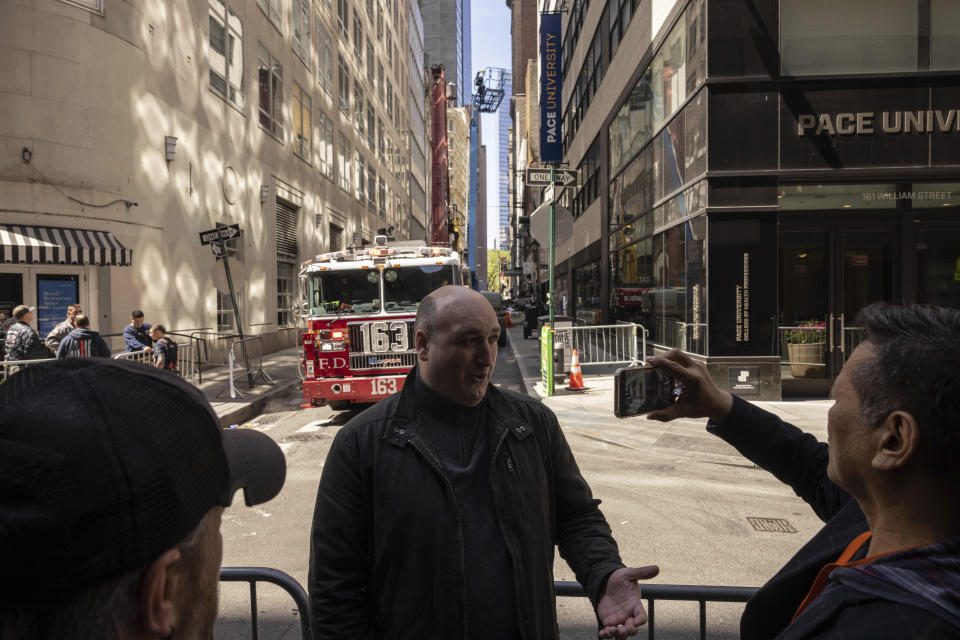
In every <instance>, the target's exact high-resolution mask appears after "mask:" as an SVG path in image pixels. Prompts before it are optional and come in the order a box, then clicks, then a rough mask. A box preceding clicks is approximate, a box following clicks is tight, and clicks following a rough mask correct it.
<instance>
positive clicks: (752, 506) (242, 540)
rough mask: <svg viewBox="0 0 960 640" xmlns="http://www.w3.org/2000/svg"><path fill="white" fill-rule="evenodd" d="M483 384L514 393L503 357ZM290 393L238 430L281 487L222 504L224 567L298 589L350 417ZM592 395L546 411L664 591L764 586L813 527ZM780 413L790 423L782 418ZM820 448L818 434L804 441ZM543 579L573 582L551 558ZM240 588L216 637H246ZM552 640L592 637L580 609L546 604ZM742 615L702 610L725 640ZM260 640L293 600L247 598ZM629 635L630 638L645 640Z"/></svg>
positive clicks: (684, 610) (733, 466)
mask: <svg viewBox="0 0 960 640" xmlns="http://www.w3.org/2000/svg"><path fill="white" fill-rule="evenodd" d="M494 383H495V384H499V385H502V386H505V387H507V388H510V389H513V390H517V391H523V386H522V378H521V376H520V372H519V370H518V368H517V366H516V360H515V358H514V355H513V353H512V351H511V350H510V348H509V346H508V347H506V348H504V349H503V350H501V351H500V354H499V356H498V359H497V366H496V369H495V376H494ZM300 401H301V399H300V397H299V392H298V391H297V390H296V389H295V388H294V389H293V390H291V391H290V392H288V393H286V394H284V395H281V396H277V397H275V398H274V399H273V400H271V402H270V403H269V404H268V405H267V406H266V407H265V409H264V411H263V413H262V414H261V415H260V416H259V417H257V418H256V419H254V420H252V421H250V422H249V423H247V424H246V425H242V428H255V429H258V430H261V431H263V432H265V433H267V434H269V435H270V436H272V437H273V438H274V439H275V440H276V441H277V442H278V443H279V444H280V446H281V447H282V448H283V450H284V452H285V454H286V456H287V481H286V485H285V487H284V489H283V491H282V492H281V493H280V495H279V496H278V497H277V498H276V499H275V500H273V501H271V502H269V503H267V504H265V505H260V506H258V507H254V508H248V507H246V506H244V505H243V503H242V499H235V501H234V506H232V507H230V508H229V509H228V510H227V511H226V512H225V514H224V519H223V526H222V532H223V538H224V557H223V564H224V566H263V567H272V568H276V569H280V570H281V571H284V572H286V573H288V574H290V575H291V576H292V577H293V578H294V579H296V580H297V581H298V582H299V583H300V584H301V585H306V580H307V565H308V540H309V534H310V521H311V516H312V512H313V504H314V500H315V497H316V489H317V484H318V482H319V480H320V473H321V471H322V469H323V462H324V457H325V456H326V453H327V450H328V447H329V446H330V444H331V442H332V440H333V437H334V435H335V434H336V432H337V431H338V429H339V427H341V426H342V425H343V424H345V423H346V422H347V420H349V419H350V418H351V417H353V416H354V415H356V413H357V411H348V412H334V411H331V410H330V409H329V408H327V407H321V408H301V407H300V406H299V405H300ZM605 403H606V401H605V400H603V399H602V396H597V397H594V398H593V399H591V398H590V397H589V396H568V397H564V398H559V399H558V398H554V399H551V401H550V406H551V407H552V408H553V410H554V411H555V412H556V413H557V415H558V418H559V419H560V423H561V425H562V426H563V428H564V432H565V433H566V435H567V438H568V441H569V442H570V446H571V448H572V449H573V451H574V454H575V456H576V457H577V460H578V463H579V465H580V467H581V470H582V472H583V474H584V476H585V477H586V478H587V480H588V481H589V482H590V484H591V487H592V488H593V491H594V494H595V495H596V496H597V497H599V498H601V500H602V501H603V504H602V505H601V509H603V511H604V513H605V515H606V516H607V520H608V521H609V522H610V525H611V527H612V529H613V532H614V536H615V537H616V539H617V542H618V544H619V545H620V549H621V553H622V555H623V558H624V561H625V562H626V563H627V564H629V565H633V566H640V565H645V564H660V566H661V574H660V576H659V577H658V578H657V579H656V582H658V583H664V584H701V585H739V586H756V585H759V584H762V583H763V581H764V580H765V579H766V578H767V577H769V576H770V575H772V574H773V573H774V572H775V571H776V570H777V569H778V568H779V567H780V566H781V565H782V564H783V563H784V562H785V561H786V560H787V559H788V558H789V557H790V556H791V555H792V554H793V553H794V552H795V551H796V550H797V549H798V548H799V547H800V546H801V545H802V544H803V542H805V541H806V540H808V539H809V538H810V537H811V536H812V535H813V534H814V533H815V532H816V530H817V529H818V528H819V521H818V520H817V519H816V517H815V516H813V514H812V512H811V511H810V510H809V508H807V507H806V506H805V505H804V504H803V503H802V502H801V501H800V500H799V499H798V498H796V497H795V496H794V495H793V493H792V492H791V491H790V490H789V489H788V488H786V487H784V486H783V485H781V484H780V483H779V482H777V481H776V480H775V479H773V478H772V477H771V476H769V475H768V474H766V473H765V472H763V471H760V470H758V469H756V468H755V467H753V465H752V464H750V463H749V462H748V461H746V460H744V459H743V458H741V457H740V456H739V455H738V454H737V453H736V451H734V450H733V449H731V448H730V447H729V446H727V445H725V444H724V443H722V442H720V441H719V440H717V439H716V438H714V437H713V436H710V435H708V434H706V433H705V432H704V430H703V421H683V420H679V421H676V422H673V423H670V424H668V425H663V424H661V423H653V422H648V421H616V420H615V419H613V418H612V415H611V416H610V417H609V419H606V418H604V419H599V420H598V418H597V416H598V415H599V414H600V413H601V412H602V411H603V409H604V407H605ZM788 409H790V410H793V409H792V408H790V407H788ZM817 435H820V434H817ZM751 516H755V517H776V518H785V519H788V520H789V523H790V525H792V528H793V529H795V530H796V531H795V532H794V533H782V532H757V531H755V530H754V529H752V528H751V526H750V525H749V524H748V521H747V520H746V518H747V517H751ZM555 573H556V576H555V577H556V578H557V579H558V580H573V576H572V573H571V572H570V570H569V568H568V567H567V566H566V564H565V563H564V562H563V560H562V559H560V558H559V556H558V558H557V562H556V570H555ZM249 607H250V597H249V588H248V586H247V585H244V584H223V585H222V587H221V607H220V618H219V620H218V625H217V631H216V637H217V638H221V639H230V640H233V639H235V638H250V637H252V636H251V633H250V618H251V613H250V609H249ZM557 607H558V619H559V622H560V629H561V638H563V639H564V640H568V639H569V640H573V639H588V638H595V637H596V626H595V618H594V615H593V611H592V609H591V607H590V606H589V603H588V602H587V600H585V599H583V598H561V599H558V603H557ZM742 607H743V605H742V604H733V603H731V604H717V603H714V604H710V605H708V607H707V614H708V627H707V628H708V637H709V638H724V639H726V638H730V639H733V638H737V637H738V632H737V630H738V620H739V616H740V613H741V611H742ZM257 612H258V618H259V630H260V636H259V637H260V638H268V639H269V638H291V639H293V638H299V637H300V636H299V631H300V623H299V620H298V618H297V615H296V608H295V606H294V604H293V601H292V600H291V599H290V598H289V596H287V595H286V594H285V593H283V592H282V591H281V590H280V589H279V588H277V587H273V586H271V585H266V586H263V587H261V588H260V593H259V598H258V603H257ZM697 613H698V607H697V604H696V603H690V602H667V601H658V602H657V604H656V620H657V632H656V635H657V637H658V638H663V639H679V638H696V637H698V631H699V623H698V615H697ZM646 635H647V634H646V631H642V632H641V633H640V635H639V636H638V637H640V638H644V637H646Z"/></svg>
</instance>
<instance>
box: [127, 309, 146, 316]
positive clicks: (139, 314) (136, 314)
mask: <svg viewBox="0 0 960 640" xmlns="http://www.w3.org/2000/svg"><path fill="white" fill-rule="evenodd" d="M130 317H131V318H142V317H143V311H140V309H134V310H133V311H131V312H130Z"/></svg>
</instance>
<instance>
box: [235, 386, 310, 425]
mask: <svg viewBox="0 0 960 640" xmlns="http://www.w3.org/2000/svg"><path fill="white" fill-rule="evenodd" d="M298 384H300V380H289V381H284V382H279V383H277V385H276V386H274V387H273V388H272V389H270V390H269V391H265V392H263V393H262V394H260V395H259V396H258V397H257V398H255V399H254V400H251V401H250V402H244V403H238V404H237V406H236V407H230V406H228V407H227V408H226V410H224V411H223V412H219V411H218V412H217V417H218V418H220V426H221V427H223V428H227V427H229V426H230V425H232V424H240V423H241V422H245V421H246V420H249V419H250V418H253V417H255V416H257V415H259V414H260V413H262V411H263V407H265V406H266V404H267V402H269V401H270V399H271V398H273V397H274V396H276V395H279V394H281V393H283V392H285V391H286V390H287V389H290V388H291V387H293V386H296V385H298Z"/></svg>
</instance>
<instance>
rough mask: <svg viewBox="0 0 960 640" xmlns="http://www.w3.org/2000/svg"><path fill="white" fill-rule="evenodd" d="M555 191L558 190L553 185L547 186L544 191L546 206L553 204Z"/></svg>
mask: <svg viewBox="0 0 960 640" xmlns="http://www.w3.org/2000/svg"><path fill="white" fill-rule="evenodd" d="M554 191H556V189H555V188H554V185H552V184H548V185H547V188H546V189H544V190H543V201H544V202H545V203H546V204H550V203H552V202H553V198H554Z"/></svg>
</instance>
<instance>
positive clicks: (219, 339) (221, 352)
mask: <svg viewBox="0 0 960 640" xmlns="http://www.w3.org/2000/svg"><path fill="white" fill-rule="evenodd" d="M239 337H240V336H238V335H237V334H236V333H216V332H214V331H194V332H193V333H191V334H190V339H191V340H195V341H198V342H199V343H200V345H201V346H200V347H198V348H199V349H200V351H198V352H197V354H196V355H197V357H198V362H199V363H200V365H201V366H205V365H215V366H216V365H225V364H227V361H228V360H229V353H230V344H231V341H233V340H235V339H237V338H239Z"/></svg>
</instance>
